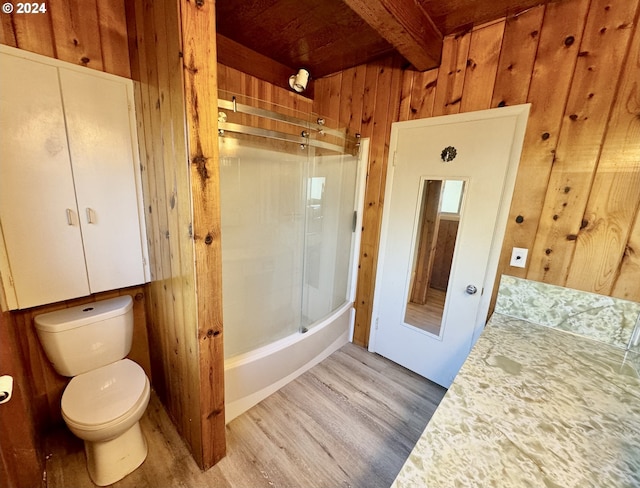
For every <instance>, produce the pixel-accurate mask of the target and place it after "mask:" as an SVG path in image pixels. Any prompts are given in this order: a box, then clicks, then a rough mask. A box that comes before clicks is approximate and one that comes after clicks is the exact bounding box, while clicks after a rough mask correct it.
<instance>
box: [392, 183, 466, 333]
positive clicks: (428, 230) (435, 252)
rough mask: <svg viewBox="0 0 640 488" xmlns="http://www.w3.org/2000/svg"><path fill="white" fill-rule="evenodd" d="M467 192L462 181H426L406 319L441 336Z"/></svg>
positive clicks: (408, 322) (409, 322) (411, 323)
mask: <svg viewBox="0 0 640 488" xmlns="http://www.w3.org/2000/svg"><path fill="white" fill-rule="evenodd" d="M463 193H464V181H462V180H425V181H424V187H423V191H422V201H421V204H420V219H419V220H418V232H417V233H416V245H415V247H414V249H415V254H414V256H413V264H412V266H411V286H410V288H409V297H408V303H407V307H406V310H405V316H404V321H405V322H406V323H407V324H409V325H413V326H415V327H419V328H420V329H422V330H425V331H427V332H430V333H432V334H435V335H440V329H441V327H442V312H443V310H444V303H445V298H446V292H447V286H448V284H449V275H450V274H451V263H452V262H453V250H454V248H455V244H456V237H457V235H458V224H459V222H460V208H461V204H462V196H463Z"/></svg>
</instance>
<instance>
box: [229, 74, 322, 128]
mask: <svg viewBox="0 0 640 488" xmlns="http://www.w3.org/2000/svg"><path fill="white" fill-rule="evenodd" d="M218 88H219V89H220V90H224V91H225V92H228V93H230V94H233V95H242V96H246V97H250V98H255V99H257V100H260V101H262V102H267V104H266V105H264V108H268V109H270V110H274V108H273V106H270V105H271V104H275V105H279V106H281V107H284V108H285V109H291V110H294V111H299V112H302V113H307V114H309V113H311V111H312V108H313V102H312V100H310V99H309V98H306V97H304V96H302V95H299V94H298V93H294V92H292V91H291V90H286V89H284V88H281V87H279V86H276V85H273V84H272V83H269V82H268V81H264V80H261V79H259V78H256V77H255V76H251V75H249V74H246V73H244V72H242V71H238V70H236V69H233V68H229V67H228V66H225V65H223V64H220V63H218ZM261 106H262V105H261ZM265 127H266V126H265Z"/></svg>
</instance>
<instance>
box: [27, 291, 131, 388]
mask: <svg viewBox="0 0 640 488" xmlns="http://www.w3.org/2000/svg"><path fill="white" fill-rule="evenodd" d="M34 320H35V326H36V331H37V333H38V338H39V339H40V343H41V344H42V347H43V348H44V351H45V353H46V355H47V358H49V361H51V363H52V364H53V367H54V369H55V370H56V371H57V372H58V373H60V374H61V375H63V376H76V375H79V374H82V373H86V372H87V371H90V370H92V369H96V368H99V367H100V366H105V365H107V364H109V363H113V362H114V361H118V360H119V359H122V358H124V357H126V356H127V354H129V351H130V350H131V340H132V337H133V300H132V299H131V297H130V296H129V295H125V296H121V297H117V298H111V299H109V300H101V301H98V302H93V303H88V304H86V305H80V306H77V307H71V308H65V309H63V310H57V311H55V312H49V313H45V314H42V315H37V316H36V317H35V319H34Z"/></svg>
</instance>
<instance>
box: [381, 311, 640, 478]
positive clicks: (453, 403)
mask: <svg viewBox="0 0 640 488" xmlns="http://www.w3.org/2000/svg"><path fill="white" fill-rule="evenodd" d="M634 354H635V356H633V355H634ZM633 364H635V365H638V364H639V361H638V356H637V353H633V352H627V353H625V351H624V350H623V349H620V348H616V347H613V346H610V345H606V344H600V343H595V342H594V341H593V340H591V339H587V338H584V337H581V336H578V335H574V334H571V333H567V332H563V331H559V330H554V329H551V328H548V327H543V326H539V325H535V324H532V323H530V322H526V321H524V320H520V319H515V318H511V317H507V316H503V315H500V314H497V313H495V314H494V315H493V316H492V318H491V320H490V321H489V324H488V326H487V327H486V329H485V331H484V332H483V333H482V336H481V337H480V339H479V340H478V342H477V344H476V345H475V347H474V349H473V350H472V352H471V354H470V356H469V358H468V359H467V361H466V362H465V364H464V366H463V367H462V369H461V370H460V372H459V373H458V376H457V377H456V379H455V381H454V383H453V384H452V385H451V388H450V389H449V391H448V392H447V394H446V395H445V397H444V399H443V400H442V403H441V404H440V406H439V407H438V409H437V410H436V412H435V414H434V416H433V418H432V419H431V421H430V422H429V424H428V425H427V428H426V429H425V431H424V433H423V434H422V436H421V438H420V440H419V441H418V443H417V444H416V446H415V448H414V449H413V451H412V452H411V454H410V456H409V458H408V459H407V462H406V463H405V465H404V467H403V468H402V470H401V471H400V473H399V474H398V477H397V478H396V480H395V481H394V483H393V485H392V487H395V488H405V487H412V488H414V487H421V488H422V487H424V488H450V487H472V486H473V487H483V488H484V487H500V488H509V487H546V488H551V487H558V488H559V487H562V488H570V487H576V488H577V487H580V488H584V487H594V488H595V487H598V488H603V487H615V488H632V487H634V488H638V487H640V378H639V377H638V373H637V371H636V369H635V368H634V367H633Z"/></svg>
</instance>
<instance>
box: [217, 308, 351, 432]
mask: <svg viewBox="0 0 640 488" xmlns="http://www.w3.org/2000/svg"><path fill="white" fill-rule="evenodd" d="M354 315H355V310H354V309H353V302H347V303H345V304H344V305H343V306H342V307H340V308H338V309H337V310H336V311H335V312H334V313H333V314H332V315H330V316H328V317H326V318H324V319H322V320H321V322H320V323H318V324H316V325H314V326H313V327H312V328H310V329H309V331H308V332H306V333H304V334H301V333H295V334H292V335H290V336H289V337H285V338H284V339H280V340H278V341H276V342H274V343H272V344H268V345H266V346H264V347H261V348H258V349H255V350H253V351H250V352H248V353H246V354H240V355H238V356H235V357H232V358H230V359H228V360H226V361H225V364H224V381H225V415H226V422H227V423H229V422H231V421H232V420H233V419H234V418H236V417H237V416H238V415H240V414H242V413H244V412H246V411H247V410H249V409H250V408H251V407H253V406H254V405H256V404H257V403H259V402H260V401H262V400H264V399H265V398H267V397H268V396H269V395H271V394H272V393H274V392H276V391H277V390H279V389H280V388H282V387H283V386H284V385H286V384H287V383H289V382H290V381H293V380H294V379H296V378H297V377H298V376H300V375H301V374H302V373H304V372H305V371H307V370H308V369H309V368H311V367H313V366H315V365H316V364H318V363H319V362H320V361H322V360H323V359H325V358H327V357H328V356H329V355H331V354H332V353H333V352H335V351H337V350H338V349H340V348H341V347H342V346H343V345H345V344H346V343H347V342H349V338H350V337H351V334H352V328H353V323H354Z"/></svg>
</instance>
